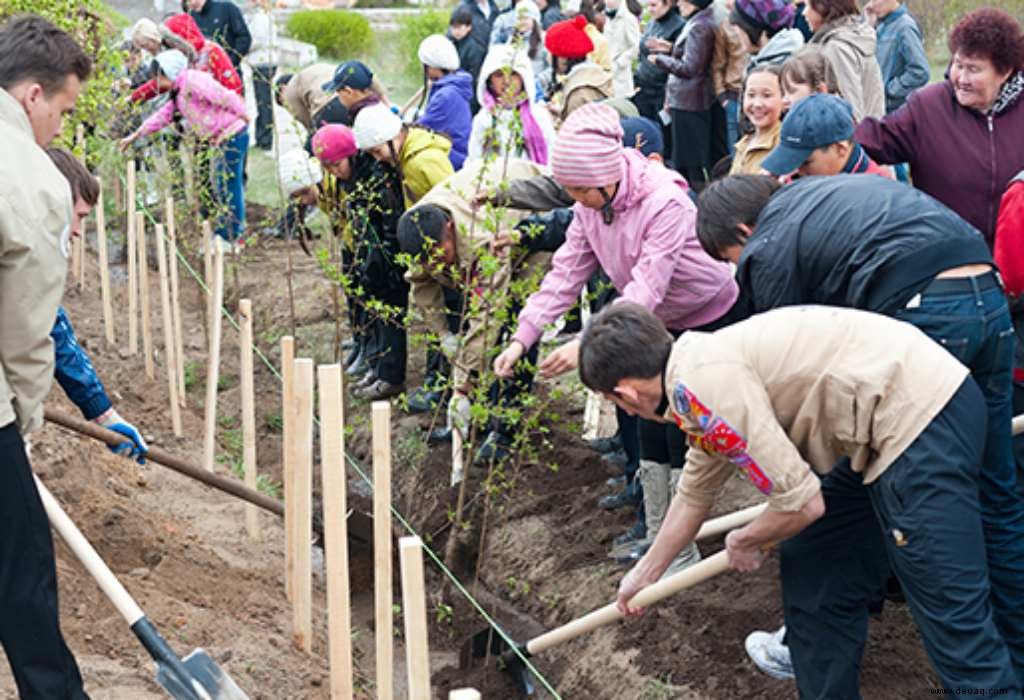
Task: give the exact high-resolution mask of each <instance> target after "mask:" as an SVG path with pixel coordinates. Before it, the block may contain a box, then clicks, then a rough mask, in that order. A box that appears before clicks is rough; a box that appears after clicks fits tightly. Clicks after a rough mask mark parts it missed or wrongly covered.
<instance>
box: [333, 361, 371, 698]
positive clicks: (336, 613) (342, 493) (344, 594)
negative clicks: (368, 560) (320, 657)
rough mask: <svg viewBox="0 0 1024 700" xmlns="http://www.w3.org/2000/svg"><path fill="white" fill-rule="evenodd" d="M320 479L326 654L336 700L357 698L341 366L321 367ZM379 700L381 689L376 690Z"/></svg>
mask: <svg viewBox="0 0 1024 700" xmlns="http://www.w3.org/2000/svg"><path fill="white" fill-rule="evenodd" d="M317 379H318V382H319V384H320V475H321V478H322V479H323V504H324V560H325V568H326V569H327V652H328V658H329V661H330V669H331V698H336V699H337V700H348V699H349V698H351V697H352V691H353V687H352V618H351V615H350V611H349V606H350V605H351V599H350V597H349V579H348V525H347V522H346V518H347V515H348V506H347V504H346V500H347V498H346V496H347V493H346V488H347V487H346V484H345V460H344V454H345V410H344V406H343V404H342V398H341V396H342V393H341V365H336V364H335V365H320V367H319V368H318V369H317ZM377 693H378V696H379V697H385V696H383V695H380V689H379V688H378V690H377Z"/></svg>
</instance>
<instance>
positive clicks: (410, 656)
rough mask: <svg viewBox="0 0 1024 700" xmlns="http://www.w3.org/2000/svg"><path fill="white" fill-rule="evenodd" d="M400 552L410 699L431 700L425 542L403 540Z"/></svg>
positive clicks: (400, 542) (405, 538) (417, 539)
mask: <svg viewBox="0 0 1024 700" xmlns="http://www.w3.org/2000/svg"><path fill="white" fill-rule="evenodd" d="M398 552H399V562H400V563H401V568H402V618H403V619H404V620H405V666H406V673H407V677H408V680H409V700H430V652H429V648H428V646H427V598H426V590H425V584H424V580H423V543H422V542H421V541H420V538H419V537H403V538H402V539H400V540H399V541H398Z"/></svg>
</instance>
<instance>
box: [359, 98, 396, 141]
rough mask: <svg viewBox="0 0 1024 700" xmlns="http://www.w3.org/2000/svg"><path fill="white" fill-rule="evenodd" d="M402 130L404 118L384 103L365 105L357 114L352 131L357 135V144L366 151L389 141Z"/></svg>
mask: <svg viewBox="0 0 1024 700" xmlns="http://www.w3.org/2000/svg"><path fill="white" fill-rule="evenodd" d="M401 130H402V119H401V117H399V116H398V115H397V114H395V113H394V112H392V111H391V109H390V108H389V107H387V106H386V105H384V104H382V103H378V104H375V105H370V106H369V107H363V108H362V109H361V110H359V114H357V115H356V121H355V124H353V125H352V131H354V132H355V135H356V146H357V147H358V148H359V149H360V150H362V151H365V150H366V149H368V148H373V147H374V146H379V145H381V144H382V143H387V142H388V141H390V140H391V139H393V138H395V137H396V136H398V132H400V131H401Z"/></svg>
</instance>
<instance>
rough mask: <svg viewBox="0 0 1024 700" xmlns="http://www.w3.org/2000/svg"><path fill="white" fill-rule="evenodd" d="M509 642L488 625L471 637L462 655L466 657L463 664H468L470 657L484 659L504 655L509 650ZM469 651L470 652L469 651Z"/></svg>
mask: <svg viewBox="0 0 1024 700" xmlns="http://www.w3.org/2000/svg"><path fill="white" fill-rule="evenodd" d="M510 649H511V647H509V645H508V642H506V641H505V639H504V637H502V636H501V635H500V634H498V633H497V631H495V630H494V629H493V628H491V627H488V628H487V629H485V630H483V631H482V632H477V633H476V634H474V635H473V636H472V638H470V640H469V643H468V645H467V648H465V649H464V650H463V651H464V653H463V654H462V655H461V656H463V657H465V659H464V660H463V666H466V665H468V663H469V657H472V658H474V659H482V658H484V657H485V656H498V657H500V656H502V655H504V653H505V652H506V651H509V650H510ZM467 652H468V653H467Z"/></svg>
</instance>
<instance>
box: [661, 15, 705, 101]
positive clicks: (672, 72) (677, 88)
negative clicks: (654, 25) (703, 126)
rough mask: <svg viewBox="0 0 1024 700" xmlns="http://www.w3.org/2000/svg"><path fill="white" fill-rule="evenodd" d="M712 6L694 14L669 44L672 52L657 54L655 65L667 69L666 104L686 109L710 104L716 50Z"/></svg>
mask: <svg viewBox="0 0 1024 700" xmlns="http://www.w3.org/2000/svg"><path fill="white" fill-rule="evenodd" d="M714 12H715V9H714V8H713V7H707V8H705V9H703V10H701V11H700V12H697V13H695V14H693V15H692V16H691V17H690V18H689V19H688V20H687V22H686V26H685V27H684V28H683V31H681V32H679V37H678V38H677V39H676V41H675V44H673V46H672V54H671V55H670V56H666V55H665V54H658V55H657V56H656V58H655V59H654V60H655V61H656V62H657V67H658V68H660V69H661V70H663V71H667V72H668V73H669V76H668V83H667V84H666V86H665V95H666V96H667V98H668V106H669V107H671V108H672V109H679V110H683V111H686V112H704V111H706V110H708V109H710V108H711V104H712V103H713V102H714V100H715V94H714V93H715V91H714V87H713V85H712V80H711V58H712V56H713V55H714V53H715V18H714Z"/></svg>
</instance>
